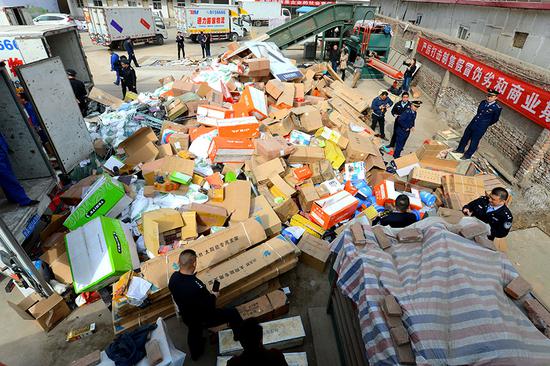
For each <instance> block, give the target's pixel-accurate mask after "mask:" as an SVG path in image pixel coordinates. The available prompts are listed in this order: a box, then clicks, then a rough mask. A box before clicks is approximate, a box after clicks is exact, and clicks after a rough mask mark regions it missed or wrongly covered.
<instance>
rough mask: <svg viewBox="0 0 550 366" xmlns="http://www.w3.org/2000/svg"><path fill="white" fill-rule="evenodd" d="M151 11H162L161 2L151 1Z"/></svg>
mask: <svg viewBox="0 0 550 366" xmlns="http://www.w3.org/2000/svg"><path fill="white" fill-rule="evenodd" d="M153 9H155V10H162V2H160V1H154V0H153Z"/></svg>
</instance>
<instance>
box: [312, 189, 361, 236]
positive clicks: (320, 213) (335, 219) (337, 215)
mask: <svg viewBox="0 0 550 366" xmlns="http://www.w3.org/2000/svg"><path fill="white" fill-rule="evenodd" d="M358 204H359V201H358V200H357V199H356V198H355V197H353V196H352V195H351V194H349V193H348V192H347V191H340V192H338V193H335V194H333V195H330V196H328V197H326V198H323V199H320V200H317V201H315V202H314V203H313V206H312V208H311V218H312V219H313V221H315V222H316V223H318V224H319V225H320V226H322V227H323V228H324V229H330V228H331V227H332V226H334V225H336V224H338V223H339V222H342V221H344V220H347V219H349V218H350V217H351V216H352V215H353V214H354V213H355V210H356V209H357V205H358Z"/></svg>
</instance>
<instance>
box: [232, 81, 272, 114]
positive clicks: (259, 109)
mask: <svg viewBox="0 0 550 366" xmlns="http://www.w3.org/2000/svg"><path fill="white" fill-rule="evenodd" d="M239 104H240V105H241V106H243V107H244V108H246V111H247V112H248V115H250V116H254V117H256V118H257V119H258V120H260V121H261V120H263V119H265V118H267V114H268V112H267V102H266V99H265V95H264V92H263V91H261V90H258V89H256V88H253V87H251V86H249V85H247V86H246V87H245V88H244V90H243V92H242V94H241V99H240V100H239Z"/></svg>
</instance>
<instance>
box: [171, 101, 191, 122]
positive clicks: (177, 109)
mask: <svg viewBox="0 0 550 366" xmlns="http://www.w3.org/2000/svg"><path fill="white" fill-rule="evenodd" d="M187 110H188V108H187V104H185V103H184V102H182V101H181V99H177V98H176V99H174V100H173V101H171V102H170V103H169V104H168V106H167V107H166V112H167V113H166V117H168V119H170V120H174V119H176V118H178V117H180V116H181V115H183V114H184V113H185V112H187Z"/></svg>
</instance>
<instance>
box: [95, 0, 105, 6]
mask: <svg viewBox="0 0 550 366" xmlns="http://www.w3.org/2000/svg"><path fill="white" fill-rule="evenodd" d="M94 6H103V1H101V0H94Z"/></svg>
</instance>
